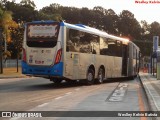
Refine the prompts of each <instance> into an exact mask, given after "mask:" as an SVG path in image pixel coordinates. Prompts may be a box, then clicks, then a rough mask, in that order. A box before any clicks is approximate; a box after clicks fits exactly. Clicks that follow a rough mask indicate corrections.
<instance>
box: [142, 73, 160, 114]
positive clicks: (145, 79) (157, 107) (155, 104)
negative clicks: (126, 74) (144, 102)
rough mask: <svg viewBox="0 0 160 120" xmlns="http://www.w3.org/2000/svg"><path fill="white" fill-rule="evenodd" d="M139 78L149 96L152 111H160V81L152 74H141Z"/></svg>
mask: <svg viewBox="0 0 160 120" xmlns="http://www.w3.org/2000/svg"><path fill="white" fill-rule="evenodd" d="M139 77H140V79H141V82H142V84H143V86H144V89H145V92H146V94H147V98H148V102H149V104H150V108H149V109H150V111H160V80H157V78H156V76H153V75H151V74H150V73H143V72H140V73H139Z"/></svg>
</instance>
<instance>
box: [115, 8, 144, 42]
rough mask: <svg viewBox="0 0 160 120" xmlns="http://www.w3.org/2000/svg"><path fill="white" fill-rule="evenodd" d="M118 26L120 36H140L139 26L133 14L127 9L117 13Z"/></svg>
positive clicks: (134, 37) (131, 37)
mask: <svg viewBox="0 0 160 120" xmlns="http://www.w3.org/2000/svg"><path fill="white" fill-rule="evenodd" d="M118 26H119V27H118V28H119V29H118V30H119V33H120V35H121V36H127V37H129V38H130V39H131V40H132V39H138V38H140V37H141V26H140V24H139V22H138V21H137V20H136V19H135V18H134V14H133V13H131V12H130V11H128V10H123V11H122V13H121V14H120V15H119V22H118Z"/></svg>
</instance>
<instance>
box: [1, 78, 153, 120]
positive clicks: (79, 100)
mask: <svg viewBox="0 0 160 120" xmlns="http://www.w3.org/2000/svg"><path fill="white" fill-rule="evenodd" d="M147 110H148V104H147V101H146V97H145V94H144V92H143V89H142V87H141V84H140V82H139V79H137V78H136V79H134V80H119V79H118V80H108V81H106V82H105V83H104V84H96V85H91V86H86V85H85V84H83V83H67V82H63V83H62V84H60V85H56V84H54V83H52V82H50V81H49V80H47V79H43V78H16V79H1V80H0V111H73V112H74V111H113V112H114V111H147ZM52 115H53V114H52ZM68 115H69V114H68ZM92 115H93V114H90V113H89V114H88V116H87V118H84V117H83V118H81V117H76V119H78V120H81V119H90V118H89V117H92ZM55 117H56V118H55V119H60V120H61V119H63V120H66V119H67V120H72V119H75V118H74V116H67V118H66V117H65V118H64V117H61V118H57V117H58V116H56V115H55ZM104 117H105V115H104V116H97V117H94V118H92V120H93V119H95V120H97V119H105V120H112V119H114V120H115V119H116V120H119V119H122V120H124V119H126V120H128V117H129V116H128V117H125V118H124V117H116V118H114V117H111V118H110V117H107V118H106V117H105V118H104ZM129 118H130V117H129ZM21 119H22V118H20V119H19V120H21ZM34 119H37V118H34ZM39 119H40V118H38V119H37V120H39ZM41 119H42V120H43V119H44V118H41ZM45 119H46V118H45ZM47 119H52V118H47ZM130 119H133V120H148V119H150V118H145V117H132V118H130ZM11 120H12V119H11Z"/></svg>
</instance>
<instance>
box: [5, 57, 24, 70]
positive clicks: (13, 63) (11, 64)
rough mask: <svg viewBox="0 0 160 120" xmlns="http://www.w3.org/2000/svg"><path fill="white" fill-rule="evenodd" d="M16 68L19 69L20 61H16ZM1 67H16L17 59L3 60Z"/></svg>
mask: <svg viewBox="0 0 160 120" xmlns="http://www.w3.org/2000/svg"><path fill="white" fill-rule="evenodd" d="M18 66H19V67H21V60H18ZM3 67H4V68H8V67H17V59H7V60H6V61H5V60H3Z"/></svg>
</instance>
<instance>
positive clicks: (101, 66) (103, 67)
mask: <svg viewBox="0 0 160 120" xmlns="http://www.w3.org/2000/svg"><path fill="white" fill-rule="evenodd" d="M101 68H102V69H103V71H104V75H105V76H106V69H105V66H104V65H100V66H99V68H98V71H97V75H96V76H98V72H99V70H100V69H101Z"/></svg>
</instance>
